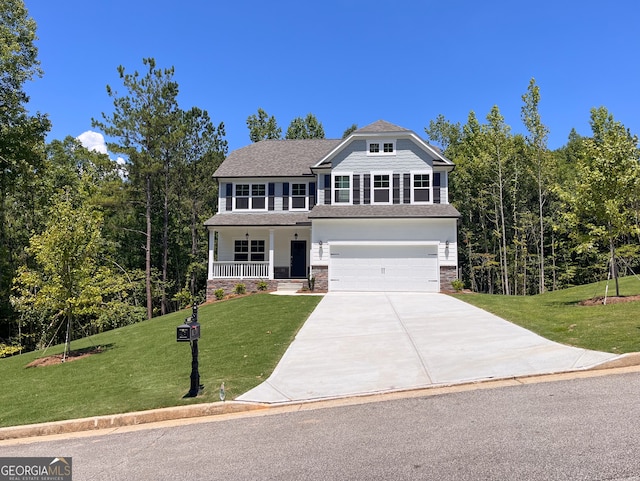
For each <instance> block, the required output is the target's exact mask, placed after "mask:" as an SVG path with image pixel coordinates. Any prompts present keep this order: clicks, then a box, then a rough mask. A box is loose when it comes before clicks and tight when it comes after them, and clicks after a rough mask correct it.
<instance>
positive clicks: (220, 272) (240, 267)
mask: <svg viewBox="0 0 640 481" xmlns="http://www.w3.org/2000/svg"><path fill="white" fill-rule="evenodd" d="M268 278H269V261H265V262H235V261H216V262H214V263H213V279H268Z"/></svg>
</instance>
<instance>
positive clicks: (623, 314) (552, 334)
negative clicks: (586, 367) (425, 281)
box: [455, 277, 640, 354]
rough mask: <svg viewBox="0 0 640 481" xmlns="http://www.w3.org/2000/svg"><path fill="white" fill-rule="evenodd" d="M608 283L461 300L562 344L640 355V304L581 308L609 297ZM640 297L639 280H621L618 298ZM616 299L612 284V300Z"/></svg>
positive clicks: (613, 304) (639, 302)
mask: <svg viewBox="0 0 640 481" xmlns="http://www.w3.org/2000/svg"><path fill="white" fill-rule="evenodd" d="M605 287H606V282H599V283H595V284H589V285H585V286H579V287H572V288H569V289H563V290H561V291H555V292H547V293H544V294H539V295H536V296H502V295H490V294H459V295H456V296H455V297H457V298H458V299H460V300H462V301H465V302H468V303H469V304H473V305H474V306H477V307H480V308H482V309H485V310H487V311H489V312H491V313H493V314H495V315H497V316H499V317H502V318H503V319H506V320H508V321H511V322H513V323H514V324H517V325H519V326H522V327H524V328H525V329H529V330H530V331H533V332H535V333H537V334H539V335H541V336H543V337H546V338H547V339H550V340H552V341H556V342H559V343H562V344H566V345H570V346H576V347H582V348H585V349H593V350H595V351H603V352H611V353H616V354H623V353H627V352H640V301H638V300H636V301H634V302H621V303H613V301H614V299H610V302H611V303H610V304H607V305H602V304H600V305H581V304H580V303H581V302H582V301H585V300H588V299H592V298H594V297H601V296H604V294H605ZM638 294H640V280H639V279H638V278H637V277H625V278H622V279H620V296H621V297H625V296H626V297H631V296H637V295H638ZM613 295H615V287H614V282H613V281H610V283H609V296H613Z"/></svg>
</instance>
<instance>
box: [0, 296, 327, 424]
mask: <svg viewBox="0 0 640 481" xmlns="http://www.w3.org/2000/svg"><path fill="white" fill-rule="evenodd" d="M320 299H321V297H317V296H274V295H268V294H256V295H251V296H248V297H243V298H237V299H231V300H228V301H224V302H218V303H215V304H210V305H203V306H200V308H199V312H198V320H199V322H200V324H201V331H202V337H201V339H200V341H199V366H200V368H199V371H200V382H201V383H202V384H204V385H205V390H204V392H203V394H202V395H200V396H198V397H197V398H187V399H183V396H184V395H185V394H186V393H187V392H188V391H189V386H190V374H191V349H190V346H189V343H182V342H181V343H178V342H176V327H177V326H178V325H179V324H182V323H183V322H184V319H185V317H187V316H189V315H191V311H190V310H188V311H181V312H176V313H173V314H169V315H166V316H162V317H158V318H154V319H152V320H149V321H144V322H141V323H139V324H134V325H131V326H127V327H123V328H120V329H116V330H113V331H109V332H105V333H102V334H99V335H96V336H93V337H90V338H86V339H81V340H78V341H74V342H73V343H72V345H71V349H72V350H81V349H85V348H91V347H93V346H100V347H102V352H101V353H99V354H93V355H91V356H88V357H85V358H82V359H78V360H74V361H71V362H66V363H64V364H57V365H50V366H45V367H26V366H27V364H29V363H30V362H32V361H33V360H34V359H36V358H39V357H42V356H45V355H47V356H49V355H51V354H56V353H60V352H62V346H56V347H55V348H51V349H49V350H48V351H47V352H46V353H43V352H31V353H27V354H23V355H20V356H14V357H10V358H6V359H0V372H1V373H2V389H1V390H0V406H1V408H0V426H13V425H19V424H29V423H38V422H45V421H55V420H62V419H72V418H81V417H87V416H93V415H102V414H113V413H122V412H130V411H138V410H146V409H153V408H160V407H167V406H177V405H182V404H190V403H200V402H215V401H219V387H220V384H221V383H222V382H224V383H225V388H226V394H227V400H230V399H233V398H234V397H236V396H239V395H240V394H242V393H244V392H246V391H248V390H249V389H251V388H253V387H255V386H257V385H258V384H260V383H261V382H262V381H264V380H265V379H266V378H267V377H268V376H269V375H270V374H271V372H272V371H273V369H274V368H275V366H276V364H277V363H278V361H279V360H280V358H281V357H282V355H283V354H284V352H285V350H286V349H287V347H288V346H289V344H290V343H291V341H292V340H293V338H294V337H295V335H296V333H297V332H298V330H299V329H300V327H301V326H302V324H303V323H304V321H305V320H306V319H307V317H309V314H310V313H311V312H312V311H313V309H314V308H315V306H316V305H317V303H318V302H319V301H320Z"/></svg>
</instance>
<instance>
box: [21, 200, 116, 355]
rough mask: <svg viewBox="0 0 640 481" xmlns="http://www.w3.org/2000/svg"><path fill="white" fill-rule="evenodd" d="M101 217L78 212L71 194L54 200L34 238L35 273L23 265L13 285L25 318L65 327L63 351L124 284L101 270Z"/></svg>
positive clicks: (93, 212)
mask: <svg viewBox="0 0 640 481" xmlns="http://www.w3.org/2000/svg"><path fill="white" fill-rule="evenodd" d="M101 223H102V219H101V215H100V214H99V212H98V211H96V210H92V209H89V208H86V207H74V206H73V202H72V201H71V200H70V199H69V195H68V193H61V194H59V195H57V196H56V197H55V199H54V202H53V205H52V206H51V209H50V210H49V221H48V222H47V227H46V229H45V230H44V232H42V233H41V234H36V235H34V236H32V237H31V239H30V243H29V247H28V248H27V252H28V254H30V255H31V256H33V259H34V261H35V266H34V267H33V268H30V267H28V266H27V265H24V266H23V267H21V268H20V269H19V271H18V275H17V276H16V279H15V281H14V293H15V297H14V298H13V302H14V305H15V307H16V308H17V310H18V311H21V312H22V313H31V314H35V313H39V315H38V316H37V317H38V318H39V319H42V320H44V319H49V318H50V319H52V320H53V321H52V322H51V323H50V324H49V326H47V325H44V326H39V327H40V329H42V330H44V331H45V332H48V331H49V329H47V327H51V328H53V327H55V324H57V321H58V320H61V321H62V323H63V325H65V331H66V333H65V336H64V339H65V352H68V351H69V348H70V343H71V340H72V337H73V334H74V329H75V327H76V326H74V324H79V323H80V322H81V320H82V318H84V317H87V316H89V317H90V316H93V317H97V315H98V314H99V309H100V307H101V304H102V302H103V299H104V298H106V297H107V296H108V295H109V294H110V293H114V292H117V291H119V290H121V289H122V283H121V279H120V278H119V276H118V275H116V274H115V273H114V272H112V270H111V269H110V268H109V267H107V266H104V265H101V263H100V262H99V259H100V258H101V255H102V251H103V239H102V235H101Z"/></svg>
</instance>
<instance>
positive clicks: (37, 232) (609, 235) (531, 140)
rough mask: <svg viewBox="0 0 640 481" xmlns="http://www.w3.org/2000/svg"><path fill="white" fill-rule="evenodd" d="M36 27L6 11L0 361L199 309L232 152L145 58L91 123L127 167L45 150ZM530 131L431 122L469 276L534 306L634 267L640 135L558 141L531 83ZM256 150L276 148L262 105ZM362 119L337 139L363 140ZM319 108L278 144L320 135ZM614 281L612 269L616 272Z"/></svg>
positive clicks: (600, 115) (66, 149) (638, 237)
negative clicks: (217, 175) (37, 100)
mask: <svg viewBox="0 0 640 481" xmlns="http://www.w3.org/2000/svg"><path fill="white" fill-rule="evenodd" d="M35 31H36V25H35V22H34V21H33V20H32V19H30V18H29V17H28V14H27V11H26V9H25V8H24V4H23V1H22V0H6V1H5V2H3V3H1V4H0V44H2V45H6V46H8V47H9V48H7V49H3V50H1V51H0V55H1V56H0V357H2V356H3V355H7V354H11V353H13V352H18V351H20V350H23V349H25V350H30V349H34V348H36V347H39V346H43V345H44V344H45V343H48V342H63V341H66V342H67V343H68V342H70V340H71V339H72V338H74V337H78V336H84V335H88V334H91V333H93V332H99V331H102V330H106V329H112V328H115V327H119V326H122V325H126V324H129V323H133V322H138V321H141V320H144V319H147V318H150V317H152V316H155V315H160V314H164V313H167V312H171V311H174V310H176V309H178V308H181V307H183V306H185V305H187V304H189V303H192V302H194V301H201V300H203V298H204V292H205V289H206V266H207V255H208V236H207V234H206V231H205V229H204V227H203V222H204V221H205V220H206V219H207V218H209V217H210V216H212V215H213V214H214V213H215V211H216V208H217V186H216V184H215V183H214V182H213V181H212V177H211V176H212V174H213V172H214V171H215V170H216V168H217V166H218V165H219V164H220V163H221V162H222V160H224V158H225V156H226V154H227V141H226V140H225V135H226V133H225V126H224V123H222V122H219V123H217V124H214V122H213V121H212V120H211V118H210V116H209V114H208V113H207V112H206V111H205V110H202V109H200V108H198V107H192V108H189V109H186V110H183V109H182V108H181V107H180V106H179V105H178V102H177V95H178V91H179V86H178V84H177V83H176V82H175V80H174V79H173V74H174V71H173V68H169V69H161V68H158V67H157V66H156V64H155V61H154V60H153V59H152V58H147V59H143V62H142V65H143V71H142V72H138V71H135V70H134V71H129V70H127V69H125V67H122V66H120V67H119V68H118V73H119V76H120V83H119V85H118V86H113V87H112V86H107V88H106V95H108V96H109V97H110V98H111V99H112V100H113V110H112V111H111V112H107V113H102V114H101V115H100V113H98V118H97V119H94V120H93V125H94V127H96V128H98V129H100V130H101V131H102V133H104V134H105V135H106V137H107V139H108V140H109V142H108V148H109V151H110V152H111V153H112V154H114V155H119V156H121V159H122V161H121V162H118V161H115V160H112V159H111V158H110V157H109V156H108V155H106V154H101V153H98V152H94V151H89V150H87V149H85V148H84V147H82V145H81V144H80V143H79V142H78V140H76V139H73V138H72V137H67V138H65V139H62V140H53V141H51V142H49V143H47V142H46V135H47V132H48V131H49V129H50V121H49V119H48V118H47V115H45V114H41V113H36V114H33V113H31V112H30V111H29V110H28V109H27V104H28V101H29V99H28V96H27V95H26V93H25V91H24V84H25V82H27V81H29V80H31V79H33V78H35V77H38V76H40V75H42V72H41V70H40V67H39V63H38V60H37V49H36V47H35V46H34V40H35V38H36V36H35ZM522 100H523V108H522V121H523V124H524V125H525V128H526V131H527V134H526V135H520V134H512V133H511V129H510V128H509V126H508V125H507V124H506V123H505V121H504V119H503V117H502V116H501V114H500V111H499V109H498V107H494V108H493V109H492V110H491V112H489V114H488V115H487V116H486V118H485V121H480V120H478V118H477V117H476V116H475V114H474V113H473V112H471V113H470V114H469V118H468V121H467V123H466V124H464V125H460V124H458V123H452V122H450V121H448V120H447V119H446V118H445V117H444V116H442V115H440V116H438V117H437V118H436V119H435V120H433V121H431V122H430V123H429V126H428V127H427V128H425V132H426V133H427V135H428V137H429V139H430V141H431V142H433V143H435V144H436V145H439V146H440V147H441V148H442V149H443V151H444V153H445V155H446V156H447V157H448V158H450V159H451V160H452V161H454V162H455V163H456V167H455V170H454V171H453V173H451V175H450V179H449V188H450V193H449V197H450V199H451V201H452V203H453V204H454V205H455V206H456V207H457V208H458V210H459V211H460V212H461V214H462V219H461V222H460V227H459V234H458V240H459V242H458V246H459V261H460V262H459V263H460V266H461V277H462V280H463V281H464V282H465V283H466V285H467V287H468V288H470V289H473V290H474V291H478V292H489V293H504V294H535V293H539V292H543V291H544V290H547V289H558V288H562V287H566V286H569V285H574V284H582V283H586V282H592V281H594V280H599V279H602V278H603V277H606V276H607V273H608V268H609V266H610V262H609V261H610V260H611V259H612V258H615V259H616V262H614V263H613V265H618V266H621V267H622V268H623V269H634V270H636V271H637V267H638V265H639V264H640V252H639V247H638V245H639V243H640V242H639V241H640V229H639V214H640V174H639V173H638V159H639V154H638V139H637V137H635V136H634V135H632V134H631V133H630V132H628V131H627V130H626V129H625V128H624V126H623V125H622V124H620V123H619V122H617V121H616V120H615V119H614V118H613V116H612V115H611V114H610V113H609V112H607V110H606V109H605V108H598V109H594V110H592V112H591V127H592V136H591V137H581V136H579V135H578V134H577V133H576V132H575V131H572V132H571V133H570V134H569V137H568V141H567V144H566V145H565V146H563V147H562V148H560V149H557V150H554V151H552V150H550V149H549V148H548V147H547V135H548V130H547V128H546V127H545V125H544V123H543V121H542V119H541V117H540V114H539V112H538V104H539V101H540V91H539V88H538V86H537V85H536V84H535V81H534V80H532V81H531V83H530V84H529V87H528V89H527V91H526V93H525V94H524V95H523V98H522ZM247 128H248V130H249V140H250V141H253V142H257V141H260V140H264V139H278V138H282V129H281V128H280V127H279V126H278V123H277V121H276V119H275V117H273V116H269V115H268V114H267V113H266V112H265V111H263V110H262V109H258V111H257V115H256V114H254V115H250V116H249V117H248V118H247ZM356 128H357V126H356V125H355V124H354V125H352V126H351V127H349V128H348V129H347V130H345V132H344V135H343V138H344V137H346V136H347V135H348V134H349V133H351V132H353V131H354V130H355V129H356ZM324 135H325V134H324V128H323V126H322V124H321V123H320V122H319V121H318V120H317V119H316V118H315V116H314V115H313V114H308V115H307V116H306V117H304V118H303V117H297V118H295V119H293V121H291V123H290V125H289V128H288V129H287V131H286V135H285V138H288V139H294V138H323V137H324ZM614 274H615V272H614Z"/></svg>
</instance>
